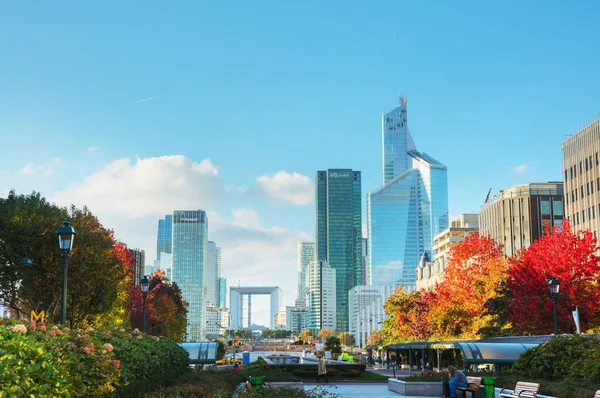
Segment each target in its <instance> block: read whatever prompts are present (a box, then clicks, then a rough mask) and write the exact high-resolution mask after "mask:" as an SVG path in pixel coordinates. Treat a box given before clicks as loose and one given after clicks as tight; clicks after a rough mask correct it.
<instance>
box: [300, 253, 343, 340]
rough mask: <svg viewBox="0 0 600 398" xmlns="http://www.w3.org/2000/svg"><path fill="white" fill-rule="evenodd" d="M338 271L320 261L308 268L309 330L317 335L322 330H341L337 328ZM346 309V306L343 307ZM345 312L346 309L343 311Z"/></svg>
mask: <svg viewBox="0 0 600 398" xmlns="http://www.w3.org/2000/svg"><path fill="white" fill-rule="evenodd" d="M336 279H337V271H336V270H335V269H334V268H333V267H331V266H330V265H329V264H327V262H326V261H323V260H320V261H319V262H318V263H316V264H315V263H312V264H311V265H310V267H308V278H307V282H308V285H307V286H306V300H307V306H308V311H309V313H308V328H309V329H310V330H311V331H312V332H313V335H315V336H316V335H317V334H318V333H319V331H320V330H322V329H333V330H341V329H339V328H338V327H336V326H337V323H336V322H337V319H339V318H338V317H337V316H336V312H337V306H336V299H337V298H338V296H337V294H336V293H337V290H336V289H337V283H336ZM341 307H344V306H341ZM342 311H344V309H342Z"/></svg>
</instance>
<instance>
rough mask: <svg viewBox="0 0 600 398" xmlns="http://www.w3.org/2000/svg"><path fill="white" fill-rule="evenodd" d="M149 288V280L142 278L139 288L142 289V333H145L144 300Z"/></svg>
mask: <svg viewBox="0 0 600 398" xmlns="http://www.w3.org/2000/svg"><path fill="white" fill-rule="evenodd" d="M149 287H150V280H149V279H148V277H146V276H144V277H143V278H142V280H141V281H140V288H141V289H142V297H143V306H142V332H144V333H146V298H147V297H148V288H149Z"/></svg>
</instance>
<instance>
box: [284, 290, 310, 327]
mask: <svg viewBox="0 0 600 398" xmlns="http://www.w3.org/2000/svg"><path fill="white" fill-rule="evenodd" d="M308 319H309V311H308V307H307V306H306V299H305V298H298V299H296V302H295V305H294V307H293V308H292V313H291V314H290V316H289V319H288V320H287V321H288V325H289V327H290V329H289V330H291V331H292V333H293V334H295V335H298V334H299V333H301V332H303V331H305V330H307V329H309V325H308Z"/></svg>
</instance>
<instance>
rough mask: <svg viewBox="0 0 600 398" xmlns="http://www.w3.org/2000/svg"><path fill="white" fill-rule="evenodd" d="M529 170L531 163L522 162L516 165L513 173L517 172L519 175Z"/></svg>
mask: <svg viewBox="0 0 600 398" xmlns="http://www.w3.org/2000/svg"><path fill="white" fill-rule="evenodd" d="M527 170H529V164H527V163H522V164H519V165H516V166H515V167H513V169H512V171H513V173H516V174H518V175H523V174H525V172H527Z"/></svg>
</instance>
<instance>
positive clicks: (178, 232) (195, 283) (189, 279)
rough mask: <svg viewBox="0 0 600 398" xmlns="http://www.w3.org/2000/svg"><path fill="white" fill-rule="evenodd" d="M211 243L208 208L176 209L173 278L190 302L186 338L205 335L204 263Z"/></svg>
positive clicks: (174, 216)
mask: <svg viewBox="0 0 600 398" xmlns="http://www.w3.org/2000/svg"><path fill="white" fill-rule="evenodd" d="M207 245H208V218H207V216H206V212H204V210H176V211H174V212H173V252H172V254H173V260H172V264H173V282H176V283H177V285H179V288H180V289H181V294H182V296H183V299H184V300H185V301H186V302H187V303H188V315H187V329H186V340H187V341H198V340H201V339H203V338H204V313H205V300H204V297H203V285H204V280H203V279H204V267H205V262H206V257H207V253H206V252H207Z"/></svg>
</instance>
